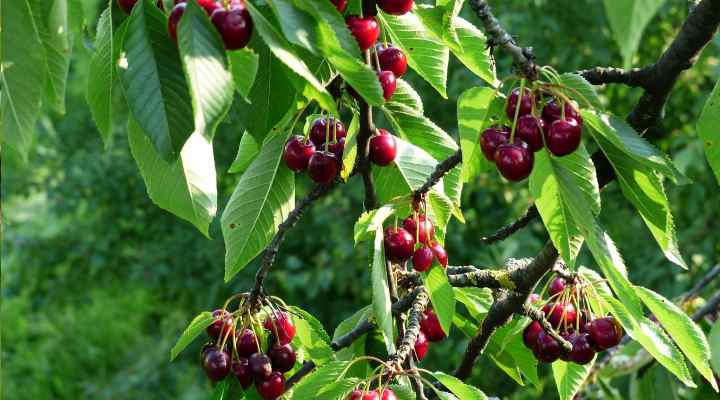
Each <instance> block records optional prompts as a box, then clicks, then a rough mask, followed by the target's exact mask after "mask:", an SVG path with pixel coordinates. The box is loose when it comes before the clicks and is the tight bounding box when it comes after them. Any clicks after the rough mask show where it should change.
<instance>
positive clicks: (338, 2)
mask: <svg viewBox="0 0 720 400" xmlns="http://www.w3.org/2000/svg"><path fill="white" fill-rule="evenodd" d="M330 2H331V3H333V5H334V6H335V8H337V10H338V12H339V13H340V14H342V13H344V12H345V8H347V4H348V0H330Z"/></svg>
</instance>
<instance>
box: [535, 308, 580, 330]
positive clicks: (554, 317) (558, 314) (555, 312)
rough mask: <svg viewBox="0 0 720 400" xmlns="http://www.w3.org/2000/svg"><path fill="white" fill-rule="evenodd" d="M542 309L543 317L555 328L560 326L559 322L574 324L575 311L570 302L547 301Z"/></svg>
mask: <svg viewBox="0 0 720 400" xmlns="http://www.w3.org/2000/svg"><path fill="white" fill-rule="evenodd" d="M542 310H543V312H544V313H545V318H547V320H548V322H550V325H552V326H553V327H554V328H555V329H557V328H559V327H560V325H561V322H562V323H564V324H566V325H567V326H573V325H575V320H576V318H577V311H575V306H574V305H572V303H547V304H545V307H543V309H542Z"/></svg>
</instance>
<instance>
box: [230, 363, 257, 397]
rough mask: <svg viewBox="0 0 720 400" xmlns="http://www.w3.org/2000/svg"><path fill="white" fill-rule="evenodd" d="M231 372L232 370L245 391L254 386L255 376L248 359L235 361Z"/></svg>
mask: <svg viewBox="0 0 720 400" xmlns="http://www.w3.org/2000/svg"><path fill="white" fill-rule="evenodd" d="M230 370H232V373H233V375H235V377H236V378H237V380H238V382H240V386H242V387H243V389H247V388H249V387H250V385H252V383H253V374H252V371H251V370H250V363H249V361H248V359H247V358H245V357H240V358H239V359H237V360H233V361H232V364H231V366H230Z"/></svg>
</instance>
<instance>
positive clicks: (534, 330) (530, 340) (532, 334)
mask: <svg viewBox="0 0 720 400" xmlns="http://www.w3.org/2000/svg"><path fill="white" fill-rule="evenodd" d="M540 332H545V330H544V329H543V327H542V325H540V323H539V322H537V321H533V322H531V323H530V325H528V326H527V327H526V328H525V330H524V331H523V343H524V344H525V347H527V348H528V349H530V350H534V349H535V345H536V344H537V337H538V335H539V334H540Z"/></svg>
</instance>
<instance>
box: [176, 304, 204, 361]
mask: <svg viewBox="0 0 720 400" xmlns="http://www.w3.org/2000/svg"><path fill="white" fill-rule="evenodd" d="M214 319H215V318H214V317H213V315H212V313H211V312H209V311H204V312H202V313H200V314H199V315H198V316H196V317H195V318H194V319H193V320H192V321H191V322H190V324H188V326H187V328H185V330H184V331H183V333H182V334H181V335H180V338H178V340H177V342H176V343H175V346H173V348H172V349H171V350H170V361H172V360H174V359H175V357H177V356H178V354H180V352H182V351H183V350H184V349H185V348H186V347H187V346H188V345H189V344H190V343H191V342H192V341H193V340H195V338H196V337H198V336H199V335H200V334H201V333H203V332H205V329H206V328H207V327H208V326H210V324H212V322H213V321H214Z"/></svg>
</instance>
